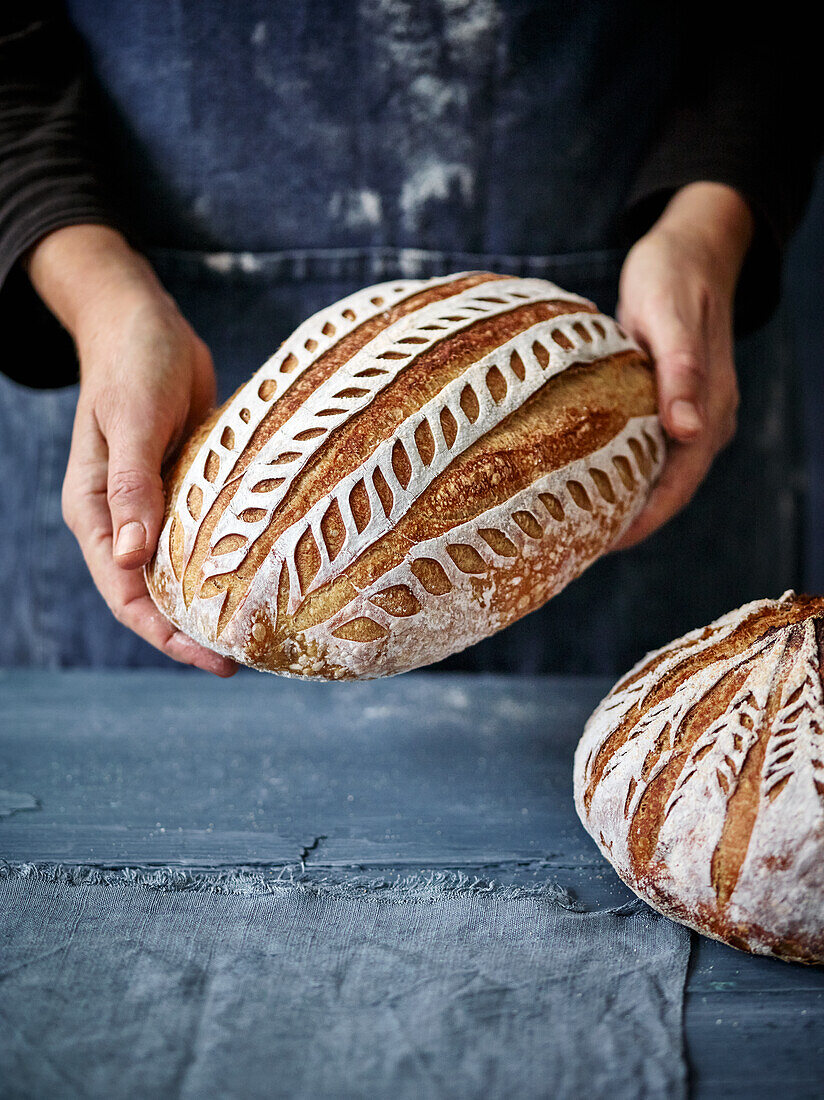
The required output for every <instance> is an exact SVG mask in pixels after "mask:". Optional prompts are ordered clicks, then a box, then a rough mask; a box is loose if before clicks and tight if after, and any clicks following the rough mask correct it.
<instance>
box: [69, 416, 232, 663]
mask: <svg viewBox="0 0 824 1100" xmlns="http://www.w3.org/2000/svg"><path fill="white" fill-rule="evenodd" d="M107 464H108V455H107V449H106V443H105V441H104V439H103V436H102V434H101V433H100V431H99V429H98V428H97V425H96V424H95V422H94V419H93V417H92V416H91V415H89V416H88V417H84V416H83V415H82V412H81V414H80V415H79V416H78V417H77V419H76V422H75V431H74V436H73V440H72V451H71V456H70V458H69V464H68V467H67V470H66V480H65V483H64V487H63V510H64V515H65V517H66V521H67V523H68V524H69V526H70V527H71V529H72V531H73V532H74V534H75V537H76V538H77V541H78V543H79V545H80V549H81V550H82V552H83V557H84V559H85V561H86V565H87V566H88V569H89V572H90V573H91V576H92V580H93V581H94V583H95V585H96V586H97V588H98V590H99V592H100V594H101V595H102V596H103V599H104V600H105V601H106V603H107V605H108V606H109V608H110V610H111V611H112V613H113V614H114V616H115V617H116V618H117V619H118V620H119V621H120V622H122V623H124V625H126V626H128V627H129V628H130V629H131V630H133V631H134V632H135V633H136V634H139V635H140V637H142V638H143V639H145V641H147V642H149V644H150V645H153V646H154V647H155V648H156V649H159V650H160V651H161V652H163V653H165V654H166V655H167V656H168V657H171V658H172V659H173V660H175V661H179V662H181V663H183V664H188V665H195V666H196V667H198V668H201V669H204V670H205V671H207V672H213V673H215V674H216V675H218V676H231V675H232V674H233V673H234V672H236V671H237V665H236V664H235V663H234V662H233V661H230V660H229V659H228V658H225V657H221V656H220V655H219V654H216V653H212V652H211V650H208V649H205V648H204V647H203V646H200V645H198V644H197V643H196V642H194V641H193V640H192V639H191V638H188V637H187V636H186V635H185V634H183V633H181V631H179V630H177V628H176V627H174V626H173V625H172V624H171V623H170V622H168V620H166V619H165V618H164V616H163V615H161V613H160V612H159V611H158V610H157V608H156V607H155V606H154V604H153V603H152V600H151V597H150V596H149V593H148V590H147V588H146V582H145V580H144V578H143V574H142V573H140V572H127V571H125V570H123V569H121V568H119V566H118V565H116V564H115V561H114V559H113V557H112V520H111V513H110V511H109V505H108V501H107Z"/></svg>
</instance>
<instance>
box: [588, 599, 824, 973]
mask: <svg viewBox="0 0 824 1100" xmlns="http://www.w3.org/2000/svg"><path fill="white" fill-rule="evenodd" d="M823 656H824V599H822V598H813V597H809V596H796V595H795V594H794V593H793V592H787V593H785V594H784V595H783V596H782V597H781V599H780V600H762V601H759V602H757V603H751V604H747V605H746V606H744V607H742V608H739V610H738V611H733V612H732V613H731V614H729V615H725V616H724V617H723V618H721V619H718V620H717V621H716V622H714V623H712V624H711V625H710V626H708V627H706V629H704V630H695V631H693V632H692V633H691V634H687V635H686V636H685V637H683V638H680V639H679V640H678V641H676V642H673V643H672V644H671V645H668V646H666V647H665V648H664V649H661V650H659V651H658V652H657V653H651V654H649V655H648V656H647V657H646V658H644V660H643V661H641V663H640V664H639V665H637V666H636V667H635V668H634V669H633V670H632V672H630V673H629V675H628V676H626V677H625V678H624V679H623V680H621V681H620V682H619V683H618V684H617V685H616V686H615V687H614V688H613V690H612V691H611V692H610V694H609V695H608V696H607V697H606V699H604V701H603V702H602V703H601V705H600V706H599V707H598V709H597V710H596V711H595V713H594V714H593V716H592V718H591V719H590V721H589V723H588V724H587V727H586V730H585V732H584V736H583V738H582V740H581V743H580V745H579V747H578V751H577V753H576V756H575V802H576V806H577V809H578V813H579V814H580V816H581V820H582V821H583V823H584V825H585V827H586V828H587V830H588V831H589V832H590V834H591V835H592V837H593V838H594V839H595V841H596V842H597V844H598V846H599V847H600V849H601V851H602V852H603V853H604V855H605V856H606V857H607V859H608V860H610V862H611V863H612V864H613V866H614V867H615V869H616V870H617V872H618V874H619V875H620V876H621V878H623V880H624V881H625V882H626V883H627V884H628V885H629V886H631V887H632V889H633V890H635V892H636V893H637V894H639V895H640V896H641V897H642V898H644V899H645V900H646V901H647V902H649V904H650V905H652V906H653V907H654V908H656V909H658V910H660V912H662V913H665V914H666V915H667V916H669V917H673V918H674V919H675V920H678V921H681V922H682V923H684V924H687V925H689V926H690V927H691V928H695V929H697V930H698V931H699V932H703V933H704V934H705V935H708V936H714V937H715V938H717V939H720V940H724V941H725V942H726V943H729V944H732V945H733V946H734V947H738V948H742V949H744V950H747V951H752V952H756V953H758V954H771V955H778V956H781V957H782V958H785V959H796V960H800V961H802V962H824V689H822V658H823Z"/></svg>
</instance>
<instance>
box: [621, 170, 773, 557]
mask: <svg viewBox="0 0 824 1100" xmlns="http://www.w3.org/2000/svg"><path fill="white" fill-rule="evenodd" d="M752 231H753V221H752V214H751V212H750V209H749V206H748V205H747V203H746V201H745V200H744V199H743V198H742V197H741V195H739V193H738V192H737V191H734V190H733V189H732V188H730V187H727V186H725V185H724V184H720V183H704V182H701V183H693V184H690V185H689V186H687V187H684V188H682V189H681V190H680V191H678V192H676V194H675V195H674V196H673V198H672V199H671V201H670V202H669V204H668V206H667V208H666V209H665V211H664V213H663V214H662V215H661V217H660V218H659V219H658V221H657V222H656V223H655V225H654V226H653V227H652V229H650V230H649V232H648V233H647V234H646V235H645V236H643V237H642V238H641V239H640V240H639V241H638V242H637V243H636V244H635V245H634V246H633V248H632V249H631V250H630V252H629V254H628V255H627V258H626V260H625V262H624V267H623V270H622V272H621V281H620V291H619V303H618V319H619V321H620V322H621V324H622V325H623V326H624V328H625V329H627V331H628V332H629V333H630V334H631V335H632V336H634V337H635V339H636V340H638V341H639V343H640V344H641V345H642V347H644V348H645V349H646V350H647V351H649V353H650V354H651V356H652V358H653V361H654V363H655V373H656V378H657V384H658V405H659V415H660V417H661V423H662V425H663V427H664V430H665V432H666V433H667V435H668V436H669V443H668V454H667V460H666V463H665V466H664V469H663V471H662V473H661V476H660V478H659V480H658V482H657V483H656V485H655V487H654V488H653V490H652V493H651V494H650V498H649V500H648V501H647V504H646V506H645V507H644V509H643V510H642V512H641V513H640V515H639V516H638V517H637V518H636V519H635V521H634V522H633V523H632V525H631V526H630V528H629V529H628V530H627V532H626V533H625V534H624V536H623V537H622V538H621V540H620V541H619V543H618V544H617V549H626V548H627V547H630V546H634V545H635V544H636V543H638V542H641V541H642V539H645V538H646V537H647V536H648V535H650V534H652V532H653V531H655V530H656V529H657V528H658V527H660V526H661V525H662V524H664V523H666V522H667V520H669V519H671V517H672V516H674V515H675V514H676V512H679V511H680V510H681V509H682V508H683V507H684V505H685V504H687V503H688V501H689V500H690V499H691V498H692V496H693V494H694V493H695V491H696V489H697V488H698V486H699V485H700V484H701V482H702V481H703V479H704V477H705V476H706V474H707V471H708V470H709V468H710V466H711V465H712V462H713V460H714V458H715V456H716V455H717V454H718V452H719V451H721V450H722V449H723V448H724V447H725V446H726V445H727V444H728V443H729V442H730V440H731V439H732V437H733V436H734V434H735V428H736V410H737V407H738V385H737V381H736V375H735V364H734V360H733V299H734V296H735V288H736V284H737V282H738V277H739V274H740V272H741V267H742V264H743V262H744V257H745V255H746V253H747V249H748V248H749V244H750V240H751V237H752Z"/></svg>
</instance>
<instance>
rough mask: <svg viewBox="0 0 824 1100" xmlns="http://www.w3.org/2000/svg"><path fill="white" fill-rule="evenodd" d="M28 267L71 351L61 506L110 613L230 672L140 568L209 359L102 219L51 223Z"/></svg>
mask: <svg viewBox="0 0 824 1100" xmlns="http://www.w3.org/2000/svg"><path fill="white" fill-rule="evenodd" d="M28 266H29V275H30V277H31V280H32V283H33V284H34V286H35V288H36V290H37V291H38V293H39V294H40V296H41V298H43V300H44V301H45V303H46V305H47V306H49V308H50V309H51V310H52V312H53V313H54V314H55V315H56V316H57V317H58V319H59V320H60V321H61V322H62V323H63V324H64V325H65V327H66V328H67V329H68V331H69V332H70V334H71V335H72V337H73V338H74V341H75V345H76V347H77V353H78V358H79V360H80V396H79V399H78V402H77V412H76V414H75V421H74V431H73V434H72V445H71V453H70V455H69V462H68V466H67V468H66V477H65V481H64V483H63V516H64V518H65V520H66V523H67V524H68V526H69V528H70V529H71V531H72V532H73V534H74V536H75V538H76V539H77V541H78V543H79V544H80V549H81V550H82V552H83V557H84V558H85V560H86V564H87V566H88V567H89V572H90V573H91V575H92V579H93V580H94V583H95V584H96V585H97V588H98V590H99V591H100V594H101V595H102V596H103V598H104V600H105V601H106V603H107V604H108V606H109V608H110V610H111V611H112V613H113V615H114V616H115V618H116V619H117V620H118V621H119V622H121V623H123V624H124V625H125V626H127V627H129V628H130V629H131V630H133V631H134V632H135V633H136V634H139V635H140V637H142V638H144V639H145V640H146V641H147V642H149V643H150V644H151V645H153V646H155V647H156V648H157V649H159V650H161V651H162V652H163V653H165V654H167V656H169V657H172V658H173V659H174V660H176V661H180V662H182V663H184V664H189V665H196V666H197V667H198V668H202V669H205V670H207V671H209V672H213V673H215V674H217V675H218V676H231V675H232V673H233V672H234V671H236V669H237V665H236V664H235V663H234V662H233V661H230V660H228V659H227V658H225V657H222V656H220V655H219V654H216V653H213V652H211V650H208V649H205V648H204V647H203V646H201V645H198V644H197V643H196V642H194V641H193V640H192V639H191V638H189V637H187V635H185V634H183V633H182V632H181V631H179V630H177V628H176V627H174V626H173V625H172V624H171V623H170V622H169V621H168V620H167V619H166V618H165V616H163V615H162V614H161V613H160V612H159V611H158V610H157V608H156V607H155V606H154V603H153V602H152V599H151V597H150V596H149V593H148V590H147V588H146V582H145V579H144V576H143V569H142V567H143V566H144V565H145V564H146V563H147V562H148V561H149V560H150V559H151V557H152V554H153V553H154V551H155V548H156V546H157V541H158V537H159V535H160V528H161V524H162V522H163V511H164V496H163V481H162V477H161V466H162V464H163V462H164V460H165V459H166V458H168V457H169V455H170V454H172V453H173V451H174V449H175V447H176V445H177V444H178V442H179V441H180V440H181V438H182V437H183V436H184V435H185V434H186V433H187V432H189V431H191V430H192V429H193V428H194V427H195V426H196V425H197V424H199V423H200V422H201V421H202V420H203V418H204V417H205V416H206V414H207V413H208V411H209V410H210V408H211V407H212V406H213V404H214V399H215V377H214V368H213V366H212V358H211V355H210V354H209V350H208V348H207V347H206V345H205V344H204V343H203V341H202V340H201V339H200V338H199V337H198V336H197V335H196V334H195V333H194V331H193V330H192V328H191V327H190V325H189V324H188V322H187V321H186V320H185V319H184V318H183V317H182V316H181V314H180V312H179V311H178V309H177V306H176V305H175V303H174V302H173V301H172V299H171V298H170V297H169V296H168V295H167V294H166V292H165V291H164V290H163V288H162V287H161V286H160V283H159V282H158V280H157V278H156V276H155V275H154V272H153V271H152V270H151V268H150V267H149V265H148V263H147V262H146V261H145V260H144V259H143V258H142V257H141V256H139V255H138V254H137V253H135V252H134V251H133V250H132V249H131V248H130V247H129V246H128V244H127V243H126V242H125V240H124V239H123V238H122V237H121V236H120V235H119V234H118V233H116V232H114V231H113V230H111V229H107V228H104V227H102V226H92V225H79V226H70V227H67V228H66V229H59V230H56V231H55V232H53V233H51V234H49V235H48V236H47V237H45V238H44V239H43V240H42V241H40V242H39V244H37V245H36V246H35V247H34V249H33V250H32V252H31V253H30V254H29V260H28Z"/></svg>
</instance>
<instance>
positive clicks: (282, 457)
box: [203, 279, 549, 578]
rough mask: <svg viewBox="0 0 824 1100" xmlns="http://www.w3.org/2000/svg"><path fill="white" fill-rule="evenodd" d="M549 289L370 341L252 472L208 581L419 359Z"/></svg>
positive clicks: (512, 289)
mask: <svg viewBox="0 0 824 1100" xmlns="http://www.w3.org/2000/svg"><path fill="white" fill-rule="evenodd" d="M548 285H549V284H547V283H546V282H544V281H543V280H540V279H534V280H531V279H511V280H501V281H500V282H496V283H493V284H490V283H484V284H482V285H481V286H479V287H471V288H470V289H469V290H467V291H464V292H463V293H461V294H457V295H455V296H453V297H451V298H448V299H446V300H445V301H439V302H433V303H432V304H430V305H428V306H424V307H423V308H422V309H420V310H418V311H416V312H415V313H414V314H412V315H410V316H408V317H402V318H401V319H400V320H399V321H396V322H395V324H393V325H391V326H390V327H389V328H387V329H385V330H384V331H383V332H381V333H380V334H379V335H378V336H376V337H375V338H374V339H373V340H372V341H370V342H369V343H368V344H367V345H366V347H364V348H362V349H361V350H360V351H359V352H358V353H356V354H355V355H354V356H353V357H352V358H351V359H350V360H349V362H348V363H347V364H346V365H345V367H343V368H342V369H341V370H339V371H336V373H335V374H334V375H333V377H332V378H330V379H329V380H328V381H327V382H325V383H323V384H322V385H320V386H319V387H318V388H317V389H316V390H315V391H314V392H313V393H312V394H311V396H310V397H309V398H308V399H307V400H306V401H305V402H304V403H303V404H302V405H301V406H300V408H299V409H298V411H297V412H296V413H295V414H294V416H292V417H290V419H289V420H288V421H287V422H286V423H285V424H284V425H283V426H282V427H281V428H280V429H279V430H278V431H277V432H275V433H274V434H273V436H272V438H271V439H270V440H269V441H268V442H267V443H266V445H265V446H264V447H263V448H262V450H261V451H260V453H259V454H258V455H257V456H256V457H255V459H254V460H253V462H252V463H251V464H250V465H249V467H248V468H247V469H246V471H245V472H244V474H243V478H242V483H241V486H240V488H239V490H238V492H237V494H236V496H235V498H234V500H233V507H232V508H231V509H227V511H226V512H224V514H223V516H222V517H221V519H220V521H219V523H218V524H217V527H216V528H215V531H214V534H213V536H212V555H213V556H212V557H211V558H210V559H209V560H208V561H207V562H206V563H205V564H204V568H203V575H204V577H207V578H208V577H210V576H214V575H217V574H225V573H227V572H231V571H232V570H234V569H236V568H237V567H238V566H239V565H240V563H241V561H242V560H243V557H244V556H245V553H246V552H247V550H248V547H249V545H250V544H251V542H253V541H254V539H255V538H256V537H257V536H258V535H260V534H261V532H263V531H264V530H266V528H267V526H268V524H269V520H270V519H271V516H272V513H273V512H274V510H275V508H276V507H277V506H278V504H280V502H281V501H282V500H283V498H284V497H285V496H286V494H287V493H288V491H289V488H290V486H291V485H292V483H293V482H294V480H295V478H296V477H297V475H298V474H299V473H300V471H301V470H302V469H303V467H304V466H305V465H306V463H307V461H308V460H309V459H310V458H311V457H312V455H313V454H315V453H316V451H317V450H318V449H319V448H320V446H321V444H322V442H323V441H324V440H325V439H326V437H327V436H328V435H329V434H330V433H331V432H332V431H333V430H334V429H335V428H337V427H339V426H340V425H342V424H344V423H346V421H348V420H349V419H350V418H351V417H352V416H354V415H355V414H356V413H358V412H360V411H361V410H362V409H364V408H365V407H366V406H367V405H368V404H369V403H370V401H371V400H372V399H373V398H374V397H375V395H376V394H377V393H378V392H379V391H380V390H382V389H384V387H386V386H387V385H388V384H389V383H390V382H392V381H393V380H394V379H395V378H396V377H397V375H398V374H399V372H400V371H401V370H403V369H404V368H406V367H407V366H408V365H409V364H410V362H411V361H412V360H413V359H415V358H416V357H418V356H419V355H421V354H422V353H423V352H425V351H427V350H428V349H429V348H431V347H432V345H433V344H435V343H436V342H438V341H440V340H443V339H445V338H446V337H448V336H451V335H454V334H455V333H457V332H460V331H461V329H463V328H467V327H468V326H470V325H472V324H475V323H477V321H479V320H481V319H484V318H489V317H494V316H496V315H498V314H500V313H505V312H509V311H510V310H512V309H513V308H514V307H516V306H519V305H524V304H526V303H528V302H540V301H546V300H547V287H548ZM247 509H254V510H255V512H258V511H259V512H260V513H262V514H261V515H260V516H257V515H256V516H255V517H254V518H252V519H248V520H247V519H244V518H243V517H244V513H245V512H246V510H247ZM227 537H234V538H241V539H242V540H243V543H242V545H237V547H236V548H235V549H231V550H229V551H227V552H226V553H223V554H220V555H218V556H217V557H215V556H214V554H215V548H216V547H217V546H218V544H219V543H220V542H221V540H222V539H225V538H227Z"/></svg>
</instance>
